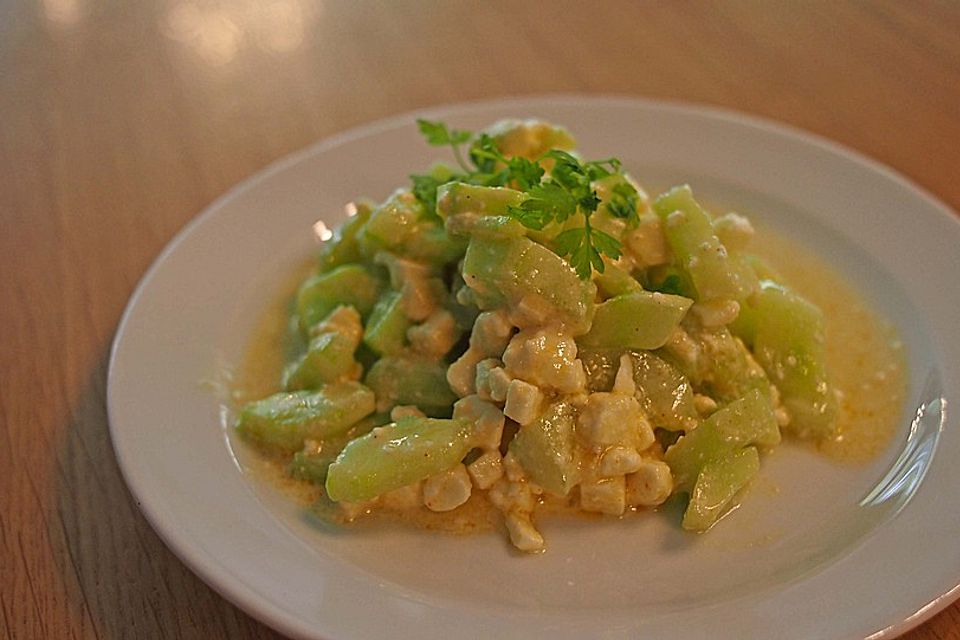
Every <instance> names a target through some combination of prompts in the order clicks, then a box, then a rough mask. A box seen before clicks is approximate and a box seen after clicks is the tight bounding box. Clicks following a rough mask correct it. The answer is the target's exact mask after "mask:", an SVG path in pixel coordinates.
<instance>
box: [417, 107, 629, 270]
mask: <svg viewBox="0 0 960 640" xmlns="http://www.w3.org/2000/svg"><path fill="white" fill-rule="evenodd" d="M417 126H418V127H419V129H420V132H421V133H422V134H423V135H424V137H425V138H426V140H427V142H428V143H430V144H432V145H437V146H447V145H449V146H450V147H451V148H452V149H453V153H454V156H455V157H456V159H457V162H458V164H459V165H460V167H461V168H462V169H463V172H464V173H462V174H453V175H452V176H451V177H449V178H447V179H445V180H440V179H438V178H435V177H433V176H429V175H414V176H411V177H410V178H411V180H412V181H413V193H414V195H415V196H416V197H417V199H418V200H420V202H422V203H423V204H424V206H425V207H426V208H427V210H428V212H429V215H435V211H436V206H437V188H438V187H439V186H440V185H442V184H444V183H446V182H450V181H452V180H460V181H463V182H468V183H470V184H476V185H482V186H490V187H496V186H510V187H513V188H515V189H519V190H520V191H523V192H525V193H526V194H527V199H526V200H524V201H523V202H522V203H521V204H520V205H519V206H512V207H510V208H509V209H508V213H509V215H511V216H512V217H514V218H516V219H517V220H518V221H519V222H520V223H521V224H523V225H524V226H525V227H527V228H529V229H536V230H541V229H543V228H545V227H546V226H547V225H548V224H550V223H551V222H558V223H564V222H566V221H567V220H569V219H570V218H571V217H573V216H576V215H582V216H583V226H582V227H578V228H574V229H567V230H565V231H562V232H561V233H560V234H558V235H557V236H556V237H555V238H554V239H553V247H554V250H555V251H556V253H557V254H558V255H560V256H564V257H567V256H568V260H569V262H570V265H571V266H572V267H573V268H574V270H575V271H576V272H577V275H578V276H580V277H581V278H583V279H584V280H586V279H589V278H590V275H591V273H592V272H593V271H598V272H600V273H603V271H604V262H603V256H606V257H608V258H610V259H612V260H616V259H617V258H619V257H620V255H621V246H620V242H619V241H618V240H617V239H616V238H614V237H613V236H611V235H610V234H608V233H605V232H603V231H600V230H599V229H594V228H593V227H592V225H591V224H590V216H591V215H592V214H593V213H594V212H596V211H597V208H598V207H599V206H600V198H599V197H598V196H597V193H596V191H595V190H594V188H593V184H592V183H593V182H594V181H595V180H599V179H602V178H605V177H608V176H612V175H615V174H622V172H623V171H622V167H621V165H620V161H619V160H617V159H616V158H609V159H606V160H596V161H592V162H582V161H581V160H580V159H579V158H577V157H576V156H574V155H573V154H571V153H568V152H566V151H563V150H560V149H552V150H550V151H548V152H547V153H545V154H544V155H543V156H542V157H541V158H540V159H539V160H537V161H533V160H529V159H527V158H523V157H520V156H514V157H511V158H507V157H506V156H504V154H503V152H502V151H501V150H500V148H499V147H498V146H497V144H496V140H495V139H494V138H493V137H492V136H490V135H489V134H486V133H481V134H480V135H479V136H476V137H474V134H473V133H471V132H469V131H462V130H457V129H449V128H448V127H447V125H446V124H444V123H442V122H432V121H429V120H423V119H421V120H417ZM471 140H473V142H472V143H470V141H471ZM466 143H470V146H469V148H468V152H467V158H468V159H469V164H468V163H466V162H464V160H463V157H462V155H461V152H460V147H461V145H463V144H466ZM547 159H549V160H552V161H553V169H552V171H551V172H550V176H549V177H548V178H546V179H544V168H543V166H542V165H541V162H542V161H543V160H547ZM470 165H472V167H471V166H470ZM637 201H638V194H637V192H636V190H635V189H634V188H633V187H632V186H631V185H629V184H628V183H624V184H623V185H619V184H618V185H617V186H616V187H614V189H613V197H612V198H611V201H610V202H609V203H608V210H609V211H610V213H611V215H613V216H615V217H618V218H624V219H626V220H628V221H634V220H636V218H637Z"/></svg>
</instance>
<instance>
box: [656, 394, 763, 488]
mask: <svg viewBox="0 0 960 640" xmlns="http://www.w3.org/2000/svg"><path fill="white" fill-rule="evenodd" d="M779 442H780V429H779V427H778V426H777V420H776V417H775V416H774V415H773V408H772V407H771V406H770V401H769V400H768V399H767V398H766V397H765V396H764V395H762V394H761V393H760V391H757V390H754V391H751V392H749V393H748V394H747V395H745V396H743V397H742V398H740V399H739V400H736V401H734V402H731V403H730V404H728V405H727V406H725V407H723V408H722V409H719V410H718V411H716V412H715V413H714V414H713V415H711V416H710V417H709V418H707V419H706V420H704V421H703V422H702V423H701V424H700V426H699V427H697V428H696V429H694V430H693V431H690V432H688V433H686V434H685V435H684V436H683V437H682V438H680V439H679V440H678V441H677V442H676V444H674V445H673V446H672V447H670V448H669V449H667V452H666V454H665V455H664V460H665V461H666V463H667V464H668V465H670V470H671V471H672V472H673V479H674V486H675V487H676V490H677V491H690V490H691V489H692V488H693V485H694V483H695V482H696V480H697V476H698V475H699V473H700V470H701V469H703V466H704V465H705V464H707V463H708V462H712V461H714V460H720V459H723V458H727V457H729V456H730V455H731V454H733V453H735V452H736V451H738V450H740V449H742V448H743V447H746V446H749V445H760V446H763V447H773V446H776V445H777V444H779Z"/></svg>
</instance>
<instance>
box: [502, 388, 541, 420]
mask: <svg viewBox="0 0 960 640" xmlns="http://www.w3.org/2000/svg"><path fill="white" fill-rule="evenodd" d="M542 405H543V392H542V391H540V389H538V388H537V387H535V386H534V385H532V384H530V383H529V382H524V381H523V380H516V379H515V380H511V381H510V386H509V387H508V388H507V400H506V404H504V406H503V413H504V414H505V415H506V416H507V417H509V418H510V419H511V420H515V421H516V422H517V423H518V424H521V425H524V424H530V423H531V422H533V421H534V420H536V419H537V417H538V416H539V415H540V408H541V406H542Z"/></svg>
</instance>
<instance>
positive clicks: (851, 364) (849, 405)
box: [231, 231, 906, 533]
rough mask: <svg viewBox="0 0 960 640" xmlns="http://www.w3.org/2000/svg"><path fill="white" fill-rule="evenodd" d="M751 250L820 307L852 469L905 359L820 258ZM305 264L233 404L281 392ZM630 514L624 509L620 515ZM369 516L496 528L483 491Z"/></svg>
mask: <svg viewBox="0 0 960 640" xmlns="http://www.w3.org/2000/svg"><path fill="white" fill-rule="evenodd" d="M750 252H751V253H755V254H757V255H760V256H762V257H764V258H765V259H766V260H767V261H768V262H769V263H770V264H771V265H772V266H774V267H775V268H776V269H777V271H778V272H779V273H781V274H782V276H783V277H784V280H785V282H786V284H788V285H790V286H792V287H793V288H795V289H796V290H797V291H799V292H800V293H801V294H803V295H804V296H805V297H807V299H809V300H810V301H811V302H813V303H814V304H816V305H817V306H819V307H820V308H821V309H822V310H823V312H824V316H825V317H826V327H827V336H826V345H827V352H828V364H829V371H830V375H831V381H832V383H833V385H834V387H835V388H836V389H837V390H838V391H839V392H840V403H839V405H840V406H839V412H838V431H837V432H838V435H837V437H836V438H835V439H833V440H830V441H827V442H822V443H820V444H819V445H818V446H819V449H820V450H821V451H822V452H823V453H825V454H826V455H828V456H830V457H831V458H833V459H835V460H837V461H839V462H842V463H847V464H855V463H860V462H864V461H866V460H869V459H871V458H873V457H875V456H877V455H879V454H880V453H881V452H882V451H883V450H884V449H885V448H886V447H887V446H888V445H889V443H890V440H891V438H892V436H893V434H894V432H895V430H896V427H897V420H898V418H899V417H900V415H901V411H902V406H903V401H904V398H905V391H906V389H905V356H904V352H903V346H902V343H900V341H899V340H898V338H897V336H896V332H895V331H894V329H893V327H892V326H891V325H890V324H889V323H888V322H887V321H886V320H884V319H882V318H880V317H879V316H878V315H877V314H875V313H874V312H873V311H872V310H870V309H869V307H868V306H867V305H866V303H865V302H864V301H863V300H862V298H861V297H860V296H859V295H858V294H857V293H856V292H855V291H854V290H853V289H852V288H851V287H850V285H849V284H847V283H846V282H845V281H844V280H843V278H841V277H840V276H839V275H838V274H836V273H835V272H833V271H832V270H831V269H830V268H829V267H827V266H826V265H825V264H823V263H822V262H821V261H820V260H818V259H817V258H815V257H814V256H812V255H811V254H809V253H808V252H806V251H805V250H803V249H802V248H800V247H798V246H796V245H795V244H793V243H790V242H789V241H787V240H785V239H783V238H781V237H779V236H777V235H776V234H774V233H771V232H769V231H760V232H758V233H757V236H756V237H755V238H754V239H753V241H752V242H751V246H750ZM308 271H309V266H307V267H304V268H302V269H299V270H297V272H296V273H295V274H292V275H291V277H290V279H289V281H287V282H286V283H284V285H283V287H281V290H280V293H279V295H278V296H277V298H276V299H275V300H274V302H273V303H272V304H271V305H270V307H269V308H268V309H266V310H265V312H264V314H263V317H262V318H261V319H260V321H259V323H258V325H257V327H256V329H255V331H254V334H253V338H252V340H251V342H250V344H249V346H248V348H247V351H246V354H245V356H244V359H243V361H242V363H241V366H240V367H239V370H238V372H237V375H236V378H235V383H234V388H233V393H232V394H231V397H232V399H233V401H234V402H236V406H237V407H239V406H240V405H242V404H243V403H245V402H247V401H250V400H255V399H259V398H263V397H265V396H267V395H269V394H271V393H274V392H276V391H277V390H279V380H280V376H281V371H282V369H283V366H284V364H285V362H286V361H287V360H289V359H290V357H291V356H292V354H293V353H294V352H295V351H296V349H297V348H298V344H302V343H299V337H298V335H297V331H296V330H295V329H292V328H291V324H290V313H289V307H290V301H291V299H292V297H293V296H294V294H295V292H296V289H297V287H298V285H299V284H300V282H302V280H303V278H304V276H305V275H306V274H307V273H308ZM254 457H255V460H256V461H255V462H254V464H253V465H252V467H251V469H252V471H253V473H254V474H255V475H256V476H258V477H259V478H260V479H262V480H264V481H267V482H270V483H271V484H273V485H275V486H277V487H278V489H280V490H281V491H282V492H284V493H285V494H286V495H289V496H290V497H291V498H293V499H295V500H296V501H297V502H299V503H300V504H302V505H304V506H310V507H311V508H313V509H314V510H315V511H316V512H317V513H318V515H320V516H321V517H324V518H326V519H330V520H333V521H337V522H343V520H344V518H343V516H342V515H340V514H339V510H338V509H335V508H334V507H333V505H332V504H331V503H329V502H327V501H326V500H325V499H324V498H323V492H322V490H321V488H320V487H317V486H314V485H312V484H310V483H308V482H302V481H298V480H294V479H291V478H289V477H288V476H287V474H286V471H285V467H286V460H284V459H280V458H277V457H271V456H268V455H265V454H262V453H254ZM628 510H629V509H628ZM560 512H575V513H578V514H583V515H586V516H588V517H600V516H598V515H596V514H585V513H584V512H582V511H580V510H579V509H578V508H576V501H575V499H573V497H568V498H550V499H549V500H547V504H543V505H541V508H539V509H538V510H537V513H538V514H542V513H560ZM371 516H372V517H365V518H360V519H359V520H358V521H357V522H356V523H354V524H361V523H362V526H377V525H379V524H384V523H390V524H392V523H404V524H409V525H413V526H417V527H421V528H426V529H431V530H438V531H444V532H451V533H471V532H476V531H487V530H491V529H493V528H495V527H498V526H499V527H502V524H499V522H500V518H499V513H498V512H497V510H496V509H494V508H493V507H492V505H491V504H490V501H489V500H488V499H487V492H486V491H483V490H479V489H475V490H474V491H473V494H472V496H471V498H470V499H469V500H468V501H467V503H466V504H464V505H462V506H460V507H458V508H457V509H455V510H454V511H452V512H446V513H435V512H433V511H430V510H429V509H427V508H426V507H423V506H420V507H418V508H414V509H402V510H396V509H390V508H389V507H385V506H378V508H377V509H376V510H374V511H373V513H372V514H371Z"/></svg>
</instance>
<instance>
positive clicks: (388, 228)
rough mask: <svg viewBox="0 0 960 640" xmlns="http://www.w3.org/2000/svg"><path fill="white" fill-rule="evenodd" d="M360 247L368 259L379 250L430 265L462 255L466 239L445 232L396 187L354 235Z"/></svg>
mask: <svg viewBox="0 0 960 640" xmlns="http://www.w3.org/2000/svg"><path fill="white" fill-rule="evenodd" d="M357 240H358V242H359V246H360V250H361V252H362V253H363V255H364V256H366V257H367V258H369V259H373V257H374V256H375V255H376V254H377V253H379V252H380V251H389V252H391V253H395V254H397V255H401V256H404V257H406V258H412V259H413V260H419V261H422V262H429V263H433V264H439V265H443V264H448V263H451V262H455V261H457V260H459V259H460V257H462V256H463V252H464V250H465V248H466V242H465V241H464V240H463V239H461V238H452V237H450V236H448V235H447V232H446V231H444V229H443V227H441V226H439V225H438V223H437V220H436V218H432V217H431V216H429V215H428V212H427V210H426V208H425V207H424V205H423V203H421V202H420V201H419V200H417V199H416V197H414V195H413V194H412V193H410V192H409V191H404V190H400V191H397V192H396V193H394V194H393V195H392V196H390V197H389V198H388V199H387V200H386V202H384V203H383V204H381V205H380V206H379V207H377V208H376V209H374V210H373V213H371V214H370V219H369V220H368V221H367V223H366V225H364V227H363V229H362V230H361V231H360V233H359V234H358V237H357Z"/></svg>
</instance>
